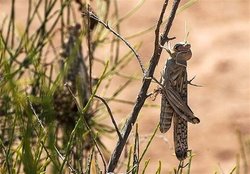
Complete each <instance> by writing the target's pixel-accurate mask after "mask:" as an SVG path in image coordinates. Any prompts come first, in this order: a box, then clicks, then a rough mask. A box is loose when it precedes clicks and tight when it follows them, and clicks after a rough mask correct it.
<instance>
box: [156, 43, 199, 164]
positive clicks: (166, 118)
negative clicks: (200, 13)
mask: <svg viewBox="0 0 250 174" xmlns="http://www.w3.org/2000/svg"><path fill="white" fill-rule="evenodd" d="M163 48H164V47H163ZM167 51H168V53H169V54H170V58H169V59H168V60H167V62H166V64H165V67H164V70H163V73H162V77H161V81H160V83H161V87H162V88H161V94H162V98H161V113H160V131H161V132H162V133H166V132H167V131H168V130H169V129H170V127H171V124H172V122H173V126H174V147H175V154H176V157H177V159H178V160H180V161H183V160H185V159H186V157H187V152H188V142H187V134H188V122H190V123H193V124H197V123H199V122H200V120H199V118H197V117H196V116H195V115H194V113H193V111H192V110H191V109H190V107H189V106H188V98H187V90H188V89H187V88H188V84H191V81H188V80H187V61H188V60H189V59H191V57H192V51H191V45H190V44H189V43H187V42H180V43H177V44H176V45H175V46H174V47H173V49H167Z"/></svg>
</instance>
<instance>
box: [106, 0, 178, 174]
mask: <svg viewBox="0 0 250 174" xmlns="http://www.w3.org/2000/svg"><path fill="white" fill-rule="evenodd" d="M180 1H181V0H174V3H173V7H172V10H171V12H170V15H169V18H168V22H167V24H166V26H165V28H164V32H163V34H162V35H161V37H160V34H159V33H160V26H161V24H162V20H163V17H164V14H165V11H166V8H167V5H168V0H165V1H164V4H163V7H162V10H161V14H160V17H159V20H158V23H157V27H156V29H155V46H154V52H153V55H152V57H151V59H150V65H149V68H148V70H147V71H146V73H145V77H144V79H143V84H142V87H141V90H140V92H139V94H138V96H137V99H136V102H135V105H134V108H133V110H132V112H131V115H130V117H129V118H128V120H127V122H126V123H125V125H124V127H123V130H122V138H120V139H118V142H117V144H116V147H115V149H114V151H113V153H112V155H111V158H110V161H109V164H108V171H107V172H108V173H109V172H110V173H112V172H113V171H114V169H115V168H116V166H117V163H118V160H119V158H120V156H121V153H122V151H123V149H124V146H125V144H126V141H127V139H128V137H129V134H130V132H131V130H132V127H133V125H134V124H135V122H136V120H137V117H138V115H139V112H140V110H141V108H142V106H143V104H144V102H145V100H146V99H147V91H148V88H149V86H150V84H151V80H152V77H153V75H154V71H155V68H156V66H157V64H158V62H159V59H160V56H161V52H162V47H161V46H160V45H164V44H165V43H166V42H168V41H169V40H171V38H169V37H168V34H169V31H170V28H171V26H172V23H173V20H174V17H175V14H176V10H177V8H178V6H179V3H180ZM159 43H160V44H159Z"/></svg>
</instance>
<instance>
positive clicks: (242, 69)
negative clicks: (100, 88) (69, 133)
mask: <svg viewBox="0 0 250 174" xmlns="http://www.w3.org/2000/svg"><path fill="white" fill-rule="evenodd" d="M0 2H2V3H3V5H4V7H9V5H8V3H6V2H3V1H1V0H0ZM184 2H186V1H184ZM136 3H137V2H136V1H133V0H126V1H125V0H123V1H119V4H118V5H119V9H120V11H119V13H120V15H121V16H123V15H124V14H126V13H127V12H128V11H129V10H131V9H132V8H133V7H134V6H135V5H136ZM162 3H163V1H159V0H158V1H155V0H146V1H145V3H144V4H143V6H142V7H141V8H140V9H139V10H138V11H137V12H136V13H135V14H134V15H133V16H131V17H130V18H128V19H127V20H126V21H124V22H123V23H122V25H121V35H123V36H129V35H132V34H134V33H137V32H139V31H142V30H144V29H146V28H148V27H150V26H152V25H154V24H156V22H157V19H158V16H159V14H160V10H161V6H162ZM182 4H183V3H182ZM169 6H171V5H169ZM169 8H170V7H168V12H169ZM18 9H19V10H22V6H21V4H20V6H19V7H18ZM185 23H186V25H187V30H188V31H189V32H190V34H189V37H188V41H189V42H190V43H191V44H192V50H193V57H192V59H191V60H190V62H189V65H188V73H189V78H191V77H193V76H194V75H196V79H195V80H194V82H195V83H197V84H200V85H202V86H203V87H202V88H197V87H190V88H189V105H190V107H191V108H192V110H193V111H194V112H195V114H196V115H197V116H198V117H199V118H200V119H201V123H200V124H199V125H190V126H189V147H190V149H192V150H193V152H194V153H195V157H194V159H193V163H192V173H193V174H201V173H202V174H203V173H214V172H215V171H223V172H224V173H228V172H229V171H230V170H231V169H232V168H233V167H234V166H235V164H236V156H237V154H239V152H240V148H239V141H238V137H237V134H236V130H240V131H241V132H242V133H243V135H247V134H248V135H249V134H250V1H248V0H200V1H198V2H197V3H195V4H194V5H193V6H191V7H190V8H188V9H186V10H185V11H184V12H182V13H180V14H178V15H177V16H176V19H175V21H174V25H173V27H172V29H171V36H176V37H177V39H176V40H174V41H173V44H174V43H175V42H179V41H183V40H184V38H185ZM140 41H143V45H142V46H141V48H140V50H139V54H140V55H141V57H142V61H143V63H144V64H145V65H148V62H149V59H150V57H151V55H152V51H153V41H154V32H153V31H151V32H150V33H147V34H144V35H142V36H140V37H137V38H134V39H131V40H129V42H130V43H131V44H136V43H139V42H140ZM122 50H128V49H127V48H123V49H122ZM101 53H102V50H99V54H98V55H101ZM166 58H167V54H166V53H163V54H162V57H161V60H160V62H159V64H158V67H157V69H156V71H155V77H157V78H159V77H160V73H161V71H162V68H163V66H164V63H165V61H166ZM126 71H127V75H132V74H140V70H139V66H138V63H137V62H136V61H133V62H132V63H131V64H130V66H128V67H127V68H126ZM140 75H141V74H140ZM120 82H122V81H120ZM120 82H119V83H120ZM115 85H117V82H115ZM115 85H114V86H115ZM140 85H141V81H140V80H139V81H137V82H134V83H132V84H131V85H130V87H129V88H128V89H127V90H126V91H125V92H124V93H123V94H121V95H120V96H119V98H121V99H126V100H130V101H134V100H135V98H136V96H137V94H138V91H139V89H140ZM114 88H115V87H114ZM154 88H156V85H153V86H152V87H151V89H150V90H151V91H152V90H153V89H154ZM147 103H151V104H157V105H159V104H160V96H158V98H157V99H156V100H155V101H152V100H151V99H149V100H148V101H147ZM111 106H112V110H113V111H114V112H115V113H117V114H116V116H117V117H116V119H117V120H119V121H120V120H124V118H125V117H126V116H127V115H128V114H129V113H130V112H131V109H132V106H130V105H122V104H115V103H114V104H112V105H111ZM159 114H160V108H159V107H154V108H152V107H151V108H143V109H142V112H141V113H140V116H139V119H138V123H139V130H140V135H141V137H142V138H141V139H142V149H143V146H144V145H145V141H146V140H145V139H143V137H144V136H145V137H148V136H149V135H150V134H151V133H152V132H153V130H154V129H155V127H156V125H157V124H158V121H159ZM163 137H164V138H165V139H167V142H166V141H164V138H163ZM132 138H133V136H131V140H130V141H132ZM108 141H109V143H110V145H111V146H110V147H113V145H114V144H115V142H110V140H108ZM111 150H112V148H111ZM173 154H174V149H173V140H172V130H170V131H169V132H168V133H167V134H166V135H162V134H160V132H157V136H156V138H155V139H154V140H153V142H152V145H151V146H150V148H149V151H148V153H147V154H146V156H145V160H147V159H149V158H150V159H151V162H150V164H149V168H148V170H147V172H146V173H149V174H150V173H155V171H156V169H157V166H158V161H159V160H161V161H162V173H167V172H169V171H171V170H172V169H173V167H175V166H177V164H178V161H177V160H176V158H175V156H174V155H173Z"/></svg>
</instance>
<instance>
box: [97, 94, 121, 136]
mask: <svg viewBox="0 0 250 174" xmlns="http://www.w3.org/2000/svg"><path fill="white" fill-rule="evenodd" d="M94 97H96V98H98V99H100V100H101V101H102V102H103V104H104V105H105V106H106V108H107V110H108V113H109V115H110V118H111V121H112V123H113V125H114V127H115V130H116V133H117V135H118V137H119V139H120V138H122V135H121V133H120V131H119V129H118V126H117V124H116V122H115V119H114V116H113V114H112V112H111V109H110V107H109V105H108V104H107V102H106V101H105V100H104V99H103V98H101V97H99V96H97V95H95V96H94Z"/></svg>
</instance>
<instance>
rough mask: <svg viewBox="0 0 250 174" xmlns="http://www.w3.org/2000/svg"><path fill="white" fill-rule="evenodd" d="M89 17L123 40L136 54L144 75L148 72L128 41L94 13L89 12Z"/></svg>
mask: <svg viewBox="0 0 250 174" xmlns="http://www.w3.org/2000/svg"><path fill="white" fill-rule="evenodd" d="M88 16H89V17H90V18H92V19H94V20H96V21H97V22H99V23H100V24H102V25H103V26H104V27H105V28H107V29H108V30H109V31H110V32H111V33H113V34H114V35H115V36H117V37H118V38H119V39H121V40H122V41H123V42H124V43H125V44H126V45H127V46H128V47H129V48H130V49H131V51H132V52H133V53H134V55H135V57H136V59H137V61H138V62H139V65H140V67H141V70H142V72H143V74H144V73H145V72H146V70H145V68H144V67H143V64H142V61H141V58H140V56H139V54H137V52H136V51H135V49H134V48H133V47H132V46H131V45H130V44H129V43H128V41H126V40H125V39H124V38H123V37H122V36H121V35H120V34H118V33H117V32H116V31H114V30H113V29H112V28H111V27H110V26H109V24H108V22H107V23H105V22H103V21H102V20H101V19H99V18H98V17H97V16H96V15H95V14H94V13H92V12H91V11H88Z"/></svg>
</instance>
